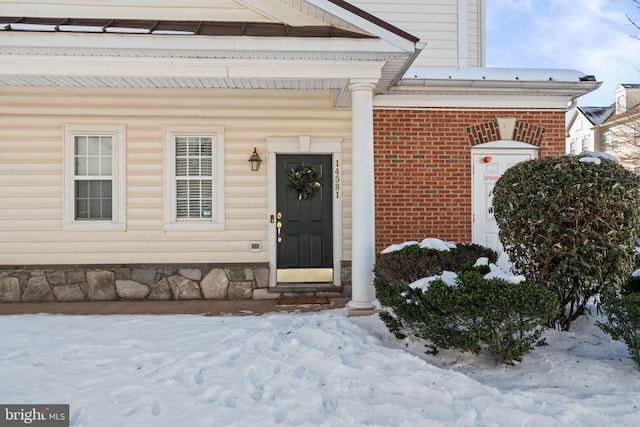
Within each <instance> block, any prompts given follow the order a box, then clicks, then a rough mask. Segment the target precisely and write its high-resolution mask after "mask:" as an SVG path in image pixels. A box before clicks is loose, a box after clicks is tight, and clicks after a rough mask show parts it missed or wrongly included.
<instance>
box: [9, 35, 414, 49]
mask: <svg viewBox="0 0 640 427" xmlns="http://www.w3.org/2000/svg"><path fill="white" fill-rule="evenodd" d="M1 46H7V47H9V46H10V47H16V48H20V47H23V48H44V49H46V48H52V49H65V48H73V49H126V50H132V49H149V50H182V51H187V52H189V51H194V52H196V51H212V50H215V51H235V52H382V53H405V51H404V50H402V49H400V48H398V47H397V46H396V45H394V44H393V43H390V42H388V41H386V40H383V39H375V38H358V39H349V38H339V37H336V38H328V37H327V38H322V37H249V36H243V37H227V36H221V37H217V36H215V37H214V36H192V35H166V34H162V35H153V34H117V33H111V34H103V33H66V32H56V33H51V32H47V33H38V32H20V31H6V32H5V31H3V32H2V38H1V39H0V47H1ZM410 52H413V49H412V50H410Z"/></svg>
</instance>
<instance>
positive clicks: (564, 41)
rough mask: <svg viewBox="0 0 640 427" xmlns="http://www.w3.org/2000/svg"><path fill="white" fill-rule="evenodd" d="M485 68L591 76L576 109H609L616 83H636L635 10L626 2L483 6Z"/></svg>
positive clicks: (638, 13) (492, 2)
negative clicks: (591, 86)
mask: <svg viewBox="0 0 640 427" xmlns="http://www.w3.org/2000/svg"><path fill="white" fill-rule="evenodd" d="M486 5H487V10H486V17H487V48H486V54H487V61H486V65H487V66H488V67H515V68H522V67H524V68H569V69H574V70H580V71H582V72H584V73H585V74H592V75H594V76H596V79H597V80H598V81H602V82H603V84H602V86H601V87H600V89H598V90H596V91H595V92H592V93H590V94H588V95H585V96H582V97H580V98H579V99H578V105H581V106H604V105H609V104H611V103H613V101H614V97H615V95H614V91H615V88H616V86H617V85H618V84H619V83H640V40H638V39H635V38H633V37H632V36H634V35H635V36H637V37H640V30H637V29H636V28H634V27H633V26H632V25H631V24H630V23H629V21H628V20H627V18H626V16H625V15H629V16H630V17H632V18H634V20H635V22H637V23H640V9H639V8H638V5H637V3H634V2H633V1H632V0H487V2H486Z"/></svg>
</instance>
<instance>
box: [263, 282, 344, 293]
mask: <svg viewBox="0 0 640 427" xmlns="http://www.w3.org/2000/svg"><path fill="white" fill-rule="evenodd" d="M269 292H342V287H341V286H336V285H334V284H333V283H278V284H276V285H275V286H272V287H270V288H269Z"/></svg>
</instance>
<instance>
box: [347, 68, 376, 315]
mask: <svg viewBox="0 0 640 427" xmlns="http://www.w3.org/2000/svg"><path fill="white" fill-rule="evenodd" d="M374 83H375V81H372V80H352V81H351V83H350V85H349V89H350V90H351V153H352V155H351V163H352V166H351V168H352V169H351V170H352V174H351V189H352V190H351V193H352V195H351V206H352V207H351V218H352V220H351V223H352V229H351V234H352V235H351V241H352V255H351V284H352V295H351V301H349V303H348V306H349V307H350V308H354V309H371V308H374V305H373V301H374V299H375V290H374V287H373V271H372V270H373V264H374V263H375V234H376V233H375V232H376V230H375V195H374V181H373V179H374V175H373V89H374V87H375V85H374Z"/></svg>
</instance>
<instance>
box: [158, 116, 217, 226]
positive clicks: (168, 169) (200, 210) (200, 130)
mask: <svg viewBox="0 0 640 427" xmlns="http://www.w3.org/2000/svg"><path fill="white" fill-rule="evenodd" d="M223 137H224V135H223V131H222V128H219V127H195V128H194V127H189V128H177V127H176V128H167V130H166V142H165V143H166V151H165V153H166V158H165V159H166V162H165V187H166V188H167V190H168V191H166V196H167V198H168V199H167V200H166V201H165V229H166V230H216V229H222V228H223V227H224V197H223V189H224V183H223V180H224V174H223V168H224V160H223V159H224V141H223Z"/></svg>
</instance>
